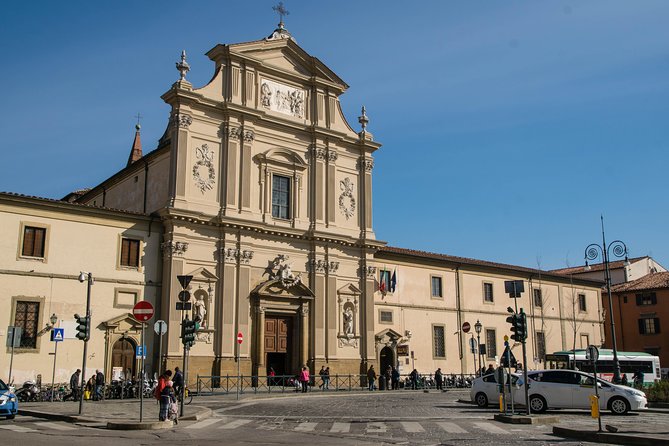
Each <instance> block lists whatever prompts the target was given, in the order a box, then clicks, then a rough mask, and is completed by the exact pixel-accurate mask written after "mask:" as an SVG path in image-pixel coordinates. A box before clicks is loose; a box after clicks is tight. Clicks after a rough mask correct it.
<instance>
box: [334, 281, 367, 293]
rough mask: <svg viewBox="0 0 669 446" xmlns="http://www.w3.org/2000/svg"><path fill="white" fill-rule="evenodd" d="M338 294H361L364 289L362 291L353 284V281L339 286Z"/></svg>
mask: <svg viewBox="0 0 669 446" xmlns="http://www.w3.org/2000/svg"><path fill="white" fill-rule="evenodd" d="M337 294H343V295H347V296H359V295H361V294H362V291H360V289H359V288H358V287H357V286H355V285H353V284H352V283H349V284H347V285H344V286H343V287H341V288H339V289H338V290H337Z"/></svg>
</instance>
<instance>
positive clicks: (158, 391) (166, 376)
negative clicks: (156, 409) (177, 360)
mask: <svg viewBox="0 0 669 446" xmlns="http://www.w3.org/2000/svg"><path fill="white" fill-rule="evenodd" d="M171 379H172V370H165V371H164V372H163V374H162V375H160V376H159V377H158V384H156V388H155V389H153V397H154V398H155V399H157V400H160V398H161V395H162V392H163V389H165V386H166V385H167V382H168V381H170V380H171ZM172 384H174V383H172Z"/></svg>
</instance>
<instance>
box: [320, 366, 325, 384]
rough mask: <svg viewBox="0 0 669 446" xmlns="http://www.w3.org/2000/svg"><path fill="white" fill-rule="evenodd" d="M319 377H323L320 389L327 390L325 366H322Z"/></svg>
mask: <svg viewBox="0 0 669 446" xmlns="http://www.w3.org/2000/svg"><path fill="white" fill-rule="evenodd" d="M318 375H319V376H320V377H321V383H320V384H319V385H318V388H319V389H323V388H325V378H324V375H325V366H321V370H320V371H319V372H318Z"/></svg>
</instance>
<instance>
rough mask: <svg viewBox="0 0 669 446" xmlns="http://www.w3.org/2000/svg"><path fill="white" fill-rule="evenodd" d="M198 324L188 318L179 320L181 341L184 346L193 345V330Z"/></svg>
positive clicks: (195, 329) (194, 330)
mask: <svg viewBox="0 0 669 446" xmlns="http://www.w3.org/2000/svg"><path fill="white" fill-rule="evenodd" d="M198 325H199V324H198V323H197V322H195V321H191V320H189V319H188V318H186V319H184V320H183V321H181V342H182V344H183V345H185V346H186V347H192V346H193V345H195V332H196V331H197V329H198V327H197V326H198Z"/></svg>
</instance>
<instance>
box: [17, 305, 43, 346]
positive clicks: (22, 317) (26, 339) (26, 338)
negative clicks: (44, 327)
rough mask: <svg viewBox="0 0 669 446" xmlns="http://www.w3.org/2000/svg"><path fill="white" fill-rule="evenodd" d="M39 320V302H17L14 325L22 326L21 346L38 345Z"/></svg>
mask: <svg viewBox="0 0 669 446" xmlns="http://www.w3.org/2000/svg"><path fill="white" fill-rule="evenodd" d="M38 322H39V302H26V301H17V302H16V313H15V314H14V326H15V327H21V328H22V329H23V333H22V334H21V348H36V347H37V331H38V330H37V324H38Z"/></svg>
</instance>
